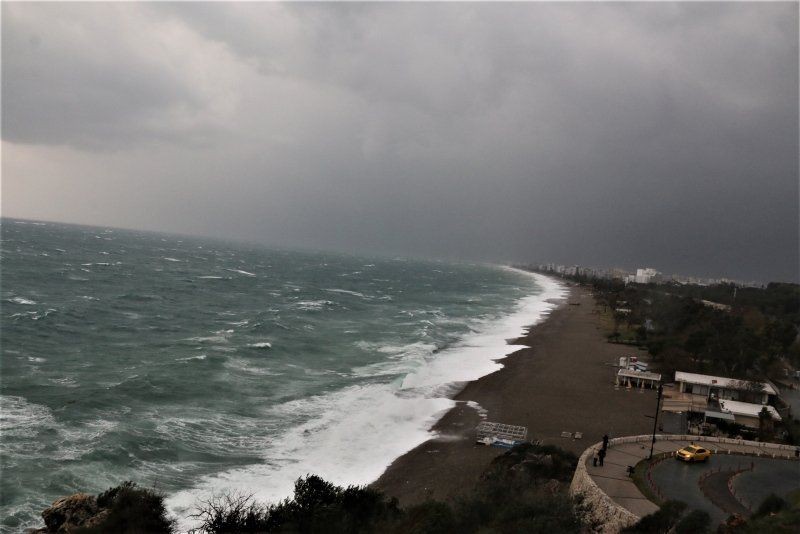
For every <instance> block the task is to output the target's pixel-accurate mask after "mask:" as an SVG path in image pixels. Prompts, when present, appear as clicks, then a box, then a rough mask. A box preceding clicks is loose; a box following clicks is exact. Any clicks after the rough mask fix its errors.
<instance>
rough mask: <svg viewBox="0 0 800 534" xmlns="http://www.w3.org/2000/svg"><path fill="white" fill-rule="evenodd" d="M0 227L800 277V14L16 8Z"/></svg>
mask: <svg viewBox="0 0 800 534" xmlns="http://www.w3.org/2000/svg"><path fill="white" fill-rule="evenodd" d="M2 157H3V159H2V171H3V175H2V180H3V181H2V194H3V195H2V211H3V215H4V216H9V217H21V218H33V219H43V220H55V221H65V222H77V223H85V224H96V225H111V226H120V227H130V228H139V229H150V230H160V231H167V232H178V233H190V234H198V235H212V236H218V237H232V238H239V239H246V240H256V241H260V242H264V243H267V244H274V245H280V246H291V247H302V248H323V249H335V250H342V251H350V252H372V253H380V254H402V255H412V256H426V257H444V258H464V259H478V260H495V261H511V260H539V261H555V262H562V263H569V264H572V263H579V264H588V265H597V266H622V267H636V266H653V267H656V268H658V269H659V270H662V271H665V272H668V273H673V272H680V273H685V274H700V275H715V276H730V277H735V278H743V279H759V280H772V279H777V280H796V279H797V278H798V226H799V224H800V223H799V221H798V205H799V202H800V199H799V197H798V4H797V3H774V4H763V3H760V4H747V3H711V4H691V3H682V4H665V3H658V4H652V3H642V4H632V3H613V4H611V3H609V4H586V3H583V4H520V3H516V4H494V5H492V4H473V3H469V4H404V5H403V4H275V3H272V4H252V3H247V4H215V3H202V4H187V3H181V4H153V3H148V4H130V3H125V4H110V3H93V4H49V3H34V4H31V3H25V4H17V3H10V2H3V4H2Z"/></svg>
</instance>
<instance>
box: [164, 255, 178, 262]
mask: <svg viewBox="0 0 800 534" xmlns="http://www.w3.org/2000/svg"><path fill="white" fill-rule="evenodd" d="M162 259H163V260H164V261H174V262H180V261H181V260H179V259H177V258H170V257H167V256H164V258H162Z"/></svg>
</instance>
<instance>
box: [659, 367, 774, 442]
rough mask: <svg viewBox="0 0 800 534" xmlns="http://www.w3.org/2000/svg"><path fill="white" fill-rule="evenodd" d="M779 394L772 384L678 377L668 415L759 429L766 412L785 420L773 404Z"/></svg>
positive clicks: (667, 404) (667, 405) (666, 407)
mask: <svg viewBox="0 0 800 534" xmlns="http://www.w3.org/2000/svg"><path fill="white" fill-rule="evenodd" d="M777 396H778V391H777V389H776V388H775V386H773V385H772V384H771V383H769V382H752V381H747V380H738V379H735V378H727V377H722V376H710V375H701V374H696V373H685V372H682V371H677V372H676V373H675V384H674V387H673V388H671V391H670V392H669V393H666V394H665V398H664V401H663V402H664V404H663V410H664V411H665V412H676V413H687V414H690V415H692V414H693V415H695V416H698V415H699V416H702V418H703V421H706V422H711V423H713V422H718V421H725V422H729V423H736V424H738V425H742V426H746V427H749V428H758V426H759V414H760V413H761V411H762V410H764V409H765V408H766V410H767V413H768V414H769V415H770V417H771V418H772V419H773V420H774V421H780V420H781V417H780V415H779V414H778V411H777V410H776V409H775V408H774V406H773V404H774V402H775V398H776V397H777Z"/></svg>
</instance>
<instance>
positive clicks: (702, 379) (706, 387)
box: [675, 371, 778, 404]
mask: <svg viewBox="0 0 800 534" xmlns="http://www.w3.org/2000/svg"><path fill="white" fill-rule="evenodd" d="M675 383H676V384H677V385H678V391H680V392H681V393H690V394H692V395H702V396H705V397H706V398H708V399H717V400H732V401H743V402H752V403H756V404H767V403H768V402H769V401H770V396H777V395H778V391H777V390H776V389H775V387H774V386H773V385H772V384H770V383H769V382H752V381H748V380H739V379H736V378H727V377H724V376H711V375H700V374H696V373H684V372H683V371H676V372H675Z"/></svg>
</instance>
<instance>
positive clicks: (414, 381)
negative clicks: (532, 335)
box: [168, 271, 567, 528]
mask: <svg viewBox="0 0 800 534" xmlns="http://www.w3.org/2000/svg"><path fill="white" fill-rule="evenodd" d="M519 272H520V273H523V271H519ZM524 274H525V275H529V276H531V277H532V278H534V279H535V281H536V283H537V285H538V286H539V287H540V288H542V291H541V292H540V293H538V294H536V295H531V296H529V297H525V298H523V299H521V300H520V301H519V302H518V303H517V305H516V307H515V309H514V310H513V312H512V313H510V314H509V315H507V316H506V317H504V318H502V319H500V320H498V321H494V322H491V323H486V324H484V325H482V327H481V328H477V331H475V332H473V333H471V334H468V335H467V336H466V337H465V338H464V339H463V340H462V341H461V342H460V343H457V344H454V345H452V346H450V347H448V348H447V349H445V350H442V351H440V352H434V351H433V346H431V345H427V344H424V343H416V344H413V345H409V346H403V347H401V346H390V345H386V346H382V347H381V346H376V345H374V344H369V343H366V342H362V343H360V344H359V347H360V348H362V349H363V350H380V351H381V352H385V353H387V354H389V355H390V358H389V361H387V362H382V363H381V364H376V365H373V366H365V367H362V368H358V369H355V370H354V372H356V373H359V374H363V375H373V376H374V375H375V374H382V373H387V374H389V373H391V374H394V375H397V374H398V372H400V371H406V370H408V371H410V372H409V373H408V374H407V375H406V376H405V378H404V379H403V380H402V381H399V380H397V381H393V382H391V383H386V384H369V385H357V386H350V387H347V388H345V389H343V390H340V391H337V392H334V393H330V394H325V395H320V396H316V397H311V398H305V399H299V400H295V401H291V402H287V403H284V404H281V405H279V406H276V407H274V408H272V409H271V410H269V413H268V414H267V415H268V416H269V417H268V419H271V420H274V419H276V418H277V419H279V420H284V421H286V420H299V421H304V422H302V423H300V424H298V425H297V426H295V427H293V428H291V429H289V430H287V431H286V432H284V433H283V434H282V435H278V436H275V437H274V438H273V439H271V440H270V441H269V442H267V443H265V444H264V449H263V451H262V453H261V454H262V455H263V458H264V463H263V464H257V465H252V466H248V467H243V468H238V469H233V470H229V471H226V472H223V473H219V474H215V475H211V476H206V477H204V478H202V479H201V480H200V481H199V482H198V483H197V484H196V486H195V487H194V488H191V489H187V490H184V491H180V492H178V493H175V494H173V495H171V496H170V497H169V499H168V505H169V507H170V508H171V509H172V511H173V512H174V513H176V514H177V515H178V517H183V518H186V517H187V516H188V513H190V512H191V510H192V508H193V506H194V505H195V504H196V502H197V499H198V498H202V497H207V496H209V495H212V494H215V493H220V492H223V491H226V490H238V491H242V492H245V493H252V494H253V495H254V497H255V498H256V499H259V500H262V501H272V502H274V501H277V500H279V499H282V498H284V497H286V496H288V495H289V494H290V493H291V490H292V487H293V483H294V481H295V480H296V479H297V478H298V477H300V476H303V475H305V474H308V473H315V474H318V475H320V476H322V477H323V478H325V479H326V480H329V481H331V482H333V483H336V484H367V483H369V482H371V481H373V480H375V479H376V478H377V477H378V476H380V474H381V473H382V472H383V471H384V469H385V468H386V466H387V465H389V464H390V463H391V462H392V461H393V460H394V459H395V458H397V457H398V456H400V455H402V454H403V453H405V452H406V451H408V450H410V449H412V448H414V447H416V446H417V445H419V444H421V443H423V442H424V441H426V440H427V439H429V438H432V437H435V436H434V434H433V433H432V432H431V431H430V428H431V427H432V426H433V424H434V423H435V422H436V420H438V418H439V417H441V416H442V415H443V414H444V413H445V412H446V411H447V410H448V409H449V408H451V407H453V406H454V405H455V402H454V401H453V400H451V398H449V396H448V395H451V394H452V393H453V392H454V384H457V383H461V382H464V381H467V380H475V379H477V378H479V377H481V376H483V375H486V374H488V373H491V372H493V371H496V370H497V369H499V368H501V367H502V364H500V363H498V361H497V360H498V359H501V358H503V357H504V356H506V355H508V354H510V353H511V352H514V351H516V350H517V349H518V348H519V346H515V345H509V344H508V343H507V340H508V339H514V338H517V337H519V336H520V335H522V334H523V333H524V329H525V327H527V326H530V325H533V324H536V323H539V322H540V321H541V320H542V319H544V318H545V317H546V315H547V314H548V313H549V312H550V311H551V310H552V309H553V308H555V306H556V305H557V304H556V303H554V302H553V301H554V300H556V299H563V298H564V297H565V296H566V294H567V291H566V288H564V287H563V286H562V285H560V284H559V283H557V282H555V281H553V280H551V279H549V278H546V277H544V276H541V275H536V274H531V273H524ZM298 304H300V303H298ZM289 366H291V364H289ZM242 370H244V369H242ZM247 370H248V371H252V369H247ZM468 405H469V406H470V407H472V408H474V409H475V410H477V411H478V413H479V414H480V415H481V416H482V417H483V416H485V410H483V408H482V407H480V406H479V405H477V404H476V403H469V404H468ZM191 525H192V523H191V520H189V519H183V520H182V525H181V526H182V527H183V528H188V527H190V526H191Z"/></svg>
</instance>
